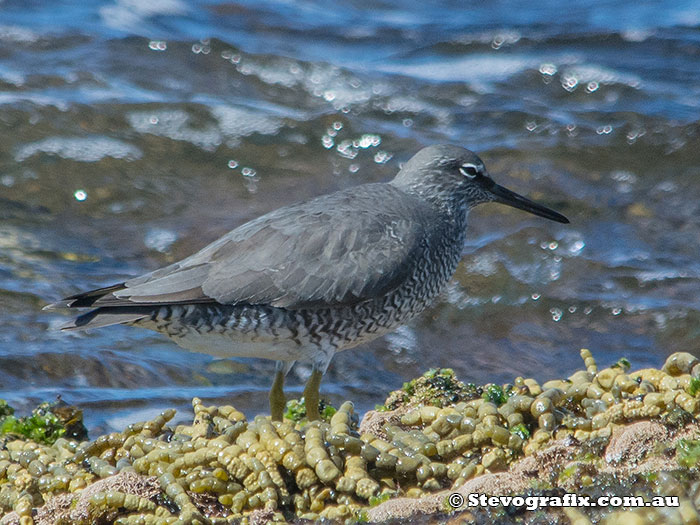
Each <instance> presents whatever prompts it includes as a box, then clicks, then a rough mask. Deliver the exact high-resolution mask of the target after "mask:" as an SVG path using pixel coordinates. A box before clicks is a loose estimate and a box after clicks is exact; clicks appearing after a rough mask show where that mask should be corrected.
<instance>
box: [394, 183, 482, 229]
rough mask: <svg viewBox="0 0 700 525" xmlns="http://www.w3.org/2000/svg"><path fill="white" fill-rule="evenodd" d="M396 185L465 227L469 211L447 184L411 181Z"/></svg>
mask: <svg viewBox="0 0 700 525" xmlns="http://www.w3.org/2000/svg"><path fill="white" fill-rule="evenodd" d="M392 182H394V181H392ZM397 186H398V187H399V188H400V189H401V190H402V191H403V192H405V193H408V194H409V195H413V196H415V197H418V198H419V199H420V200H422V201H424V202H427V203H428V204H430V205H431V206H433V207H434V208H437V210H438V211H439V212H440V214H441V215H444V216H446V217H449V219H450V222H455V223H457V224H458V225H460V226H463V227H466V223H467V214H468V212H469V208H468V206H467V203H466V202H465V200H464V198H463V197H462V196H461V195H459V194H456V193H455V192H454V189H453V188H452V187H449V186H448V185H447V184H445V185H444V186H443V185H440V184H437V183H431V184H425V183H421V182H412V183H409V184H397Z"/></svg>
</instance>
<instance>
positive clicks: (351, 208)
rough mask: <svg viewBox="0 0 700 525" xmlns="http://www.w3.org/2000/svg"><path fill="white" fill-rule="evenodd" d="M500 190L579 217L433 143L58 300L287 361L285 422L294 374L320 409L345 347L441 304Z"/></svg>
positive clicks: (71, 326) (186, 338) (526, 204)
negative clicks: (474, 222) (394, 163)
mask: <svg viewBox="0 0 700 525" xmlns="http://www.w3.org/2000/svg"><path fill="white" fill-rule="evenodd" d="M486 202H499V203H502V204H507V205H509V206H513V207H515V208H520V209H521V210H525V211H527V212H530V213H533V214H535V215H539V216H541V217H544V218H546V219H551V220H553V221H557V222H560V223H568V222H569V221H568V219H567V218H566V217H564V216H563V215H561V214H559V213H557V212H555V211H553V210H551V209H549V208H546V207H544V206H542V205H540V204H537V203H535V202H532V201H530V200H528V199H526V198H525V197H522V196H520V195H518V194H517V193H514V192H512V191H510V190H508V189H506V188H504V187H502V186H499V185H498V184H496V183H495V182H494V181H493V179H492V178H491V177H490V176H489V174H488V172H487V171H486V168H485V167H484V163H483V162H482V161H481V159H480V158H479V157H478V156H477V155H476V154H475V153H473V152H471V151H469V150H467V149H464V148H461V147H457V146H451V145H437V146H430V147H427V148H424V149H422V150H421V151H419V152H418V153H417V154H416V155H414V156H413V157H412V158H411V159H410V160H409V161H408V162H406V164H405V165H404V166H403V167H402V168H401V170H400V171H399V172H398V174H397V175H396V177H395V178H394V179H393V180H391V181H390V182H387V183H373V184H363V185H360V186H355V187H351V188H348V189H345V190H341V191H338V192H335V193H331V194H328V195H323V196H320V197H317V198H315V199H312V200H310V201H307V202H303V203H300V204H293V205H291V206H285V207H283V208H279V209H277V210H275V211H272V212H270V213H268V214H266V215H263V216H262V217H259V218H257V219H255V220H252V221H250V222H247V223H245V224H243V225H241V226H239V227H238V228H236V229H234V230H232V231H230V232H229V233H227V234H226V235H224V236H223V237H221V238H220V239H218V240H216V241H214V242H213V243H211V244H209V245H208V246H206V247H204V248H203V249H202V250H200V251H199V252H197V253H195V254H194V255H192V256H190V257H187V258H186V259H183V260H181V261H179V262H176V263H174V264H171V265H170V266H166V267H165V268H161V269H159V270H155V271H153V272H151V273H147V274H145V275H142V276H141V277H136V278H133V279H129V280H127V281H125V282H122V283H119V284H115V285H113V286H108V287H106V288H100V289H97V290H92V291H89V292H85V293H81V294H78V295H73V296H71V297H68V298H66V299H64V300H62V301H59V302H57V303H53V304H50V305H48V306H46V307H45V308H58V307H67V308H92V310H90V311H89V312H87V313H84V314H82V315H80V316H79V317H77V318H76V319H75V320H73V321H71V322H69V323H68V324H65V325H64V326H62V327H61V328H62V329H63V330H84V329H87V328H98V327H103V326H109V325H114V324H127V325H131V326H140V327H143V328H148V329H151V330H155V331H157V332H160V333H163V334H165V335H167V336H168V337H170V338H171V339H173V340H174V341H175V342H176V343H177V344H178V345H180V346H182V347H184V348H186V349H188V350H193V351H197V352H204V353H208V354H212V355H215V356H219V357H234V356H235V357H261V358H266V359H273V360H276V361H277V363H276V369H275V377H274V380H273V383H272V387H271V389H270V412H271V416H272V419H274V420H281V419H282V417H283V411H284V407H285V397H284V390H283V386H284V378H285V375H286V374H287V372H288V371H289V369H290V368H291V367H292V365H293V364H294V362H295V361H302V362H309V363H311V366H312V372H311V376H310V378H309V380H308V382H307V383H306V386H305V388H304V393H303V395H304V398H305V400H306V410H307V417H308V419H309V420H314V419H318V418H319V408H318V403H319V387H320V383H321V378H322V376H323V374H324V373H325V371H326V369H327V368H328V365H329V363H330V361H331V358H332V357H333V355H334V354H335V353H336V352H339V351H341V350H345V349H347V348H352V347H354V346H357V345H359V344H361V343H365V342H367V341H370V340H372V339H375V338H376V337H379V336H381V335H383V334H386V333H388V332H391V331H393V330H394V329H396V328H397V327H398V326H400V325H401V324H404V323H406V322H407V321H408V320H409V319H411V318H413V317H415V316H416V315H418V314H419V313H420V312H422V311H423V310H424V309H425V308H426V307H428V306H429V305H430V304H431V303H432V302H433V300H434V299H435V298H436V297H437V296H438V295H439V294H440V292H441V291H442V290H443V288H444V287H445V285H446V284H447V282H448V281H449V280H450V278H451V277H452V274H453V273H454V271H455V270H456V268H457V264H458V263H459V260H460V258H461V256H462V248H463V245H464V240H465V237H466V232H467V215H468V213H469V210H470V209H472V208H473V207H475V206H476V205H478V204H481V203H486Z"/></svg>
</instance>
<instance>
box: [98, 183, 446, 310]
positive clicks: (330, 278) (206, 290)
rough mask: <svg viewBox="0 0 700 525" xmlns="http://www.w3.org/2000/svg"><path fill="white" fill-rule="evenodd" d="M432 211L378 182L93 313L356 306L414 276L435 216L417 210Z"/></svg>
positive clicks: (245, 231)
mask: <svg viewBox="0 0 700 525" xmlns="http://www.w3.org/2000/svg"><path fill="white" fill-rule="evenodd" d="M426 206H427V205H426V204H424V203H422V202H421V201H419V200H417V199H415V198H413V197H411V196H409V195H406V194H405V193H403V192H401V191H400V190H398V189H396V188H394V187H393V186H389V185H386V184H371V185H366V186H361V187H359V188H352V189H350V190H346V191H341V192H337V193H334V194H331V195H326V196H323V197H319V198H318V199H315V200H312V201H309V202H307V203H304V204H298V205H293V206H288V207H285V208H280V209H279V210H276V211H274V212H272V213H269V214H267V215H264V216H262V217H260V218H258V219H256V220H254V221H251V222H249V223H246V224H244V225H242V226H240V227H239V228H236V229H235V230H233V231H231V232H229V233H228V234H226V235H224V236H223V237H222V238H220V239H219V240H217V241H215V242H214V243H212V244H210V245H209V246H207V247H205V248H204V249H203V250H201V251H199V252H197V253H196V254H194V255H192V256H191V257H188V258H187V259H184V260H182V261H180V262H179V263H175V264H173V265H170V266H168V267H165V268H162V269H160V270H156V271H155V272H152V273H150V274H146V275H144V276H141V277H138V278H135V279H132V280H130V281H127V282H126V283H125V285H124V288H123V289H120V290H117V291H115V292H113V293H112V294H110V295H109V296H105V297H104V298H102V299H100V300H98V301H97V302H96V303H95V305H96V306H102V305H134V304H151V303H153V304H158V303H160V304H163V303H171V302H188V301H189V302H205V301H216V302H219V303H223V304H238V303H247V304H269V305H272V306H277V307H283V308H290V309H294V308H302V307H307V308H308V307H320V306H332V305H352V304H356V303H358V302H361V301H363V300H366V299H369V298H372V297H375V296H378V295H382V294H384V293H386V292H388V291H390V290H391V289H393V288H395V287H396V286H398V284H400V283H401V282H403V280H404V279H405V278H406V277H407V276H408V275H409V274H410V272H412V271H413V269H414V265H415V264H416V260H415V259H416V257H417V252H419V251H420V246H422V244H421V243H422V240H423V238H424V236H425V232H426V224H425V223H426V222H427V221H429V220H431V219H435V217H436V216H437V215H436V214H434V213H433V214H431V213H430V212H426V210H425V209H423V210H422V211H420V212H419V210H418V208H421V207H426ZM349 210H352V212H350V211H349ZM435 220H437V219H435Z"/></svg>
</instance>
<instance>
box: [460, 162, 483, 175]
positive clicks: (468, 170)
mask: <svg viewBox="0 0 700 525" xmlns="http://www.w3.org/2000/svg"><path fill="white" fill-rule="evenodd" d="M459 171H460V173H461V174H462V175H464V176H465V177H469V178H470V179H475V178H476V177H477V175H479V168H477V167H476V166H474V164H462V165H461V166H460V168H459Z"/></svg>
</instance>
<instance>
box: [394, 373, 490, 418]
mask: <svg viewBox="0 0 700 525" xmlns="http://www.w3.org/2000/svg"><path fill="white" fill-rule="evenodd" d="M482 393H483V391H482V389H480V388H478V387H476V386H475V385H474V384H473V383H468V384H465V383H463V382H462V381H459V380H458V379H457V377H456V376H455V373H454V370H452V369H451V368H431V369H430V370H428V371H427V372H425V373H424V374H423V375H422V376H420V377H417V378H416V379H412V380H411V381H407V382H406V383H404V384H403V386H402V387H401V390H396V391H394V392H392V393H391V394H389V397H388V398H387V399H386V401H385V402H384V405H383V407H384V410H382V411H390V410H396V409H397V408H399V407H400V406H417V405H429V406H434V407H445V406H449V405H453V404H455V403H458V402H460V401H467V400H471V399H475V398H476V397H478V396H480V395H481V394H482Z"/></svg>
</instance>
